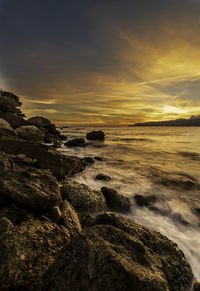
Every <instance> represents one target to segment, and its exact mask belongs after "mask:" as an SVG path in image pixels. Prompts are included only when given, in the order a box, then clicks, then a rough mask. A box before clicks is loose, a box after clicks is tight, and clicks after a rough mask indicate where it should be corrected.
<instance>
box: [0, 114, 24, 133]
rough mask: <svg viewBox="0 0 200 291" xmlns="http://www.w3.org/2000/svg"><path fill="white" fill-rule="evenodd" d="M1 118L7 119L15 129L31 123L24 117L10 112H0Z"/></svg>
mask: <svg viewBox="0 0 200 291" xmlns="http://www.w3.org/2000/svg"><path fill="white" fill-rule="evenodd" d="M0 118H3V119H4V120H6V121H7V122H8V123H9V124H10V126H11V127H12V128H13V129H16V128H18V127H20V126H24V125H29V123H28V122H27V121H26V120H25V119H24V118H23V117H21V116H18V115H14V114H12V113H9V112H7V113H3V114H0Z"/></svg>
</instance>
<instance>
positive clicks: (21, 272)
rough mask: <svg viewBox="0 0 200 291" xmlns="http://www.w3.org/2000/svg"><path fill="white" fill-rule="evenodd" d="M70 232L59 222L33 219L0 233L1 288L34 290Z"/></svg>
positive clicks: (67, 240)
mask: <svg viewBox="0 0 200 291" xmlns="http://www.w3.org/2000/svg"><path fill="white" fill-rule="evenodd" d="M69 242H70V234H69V232H68V230H67V229H66V228H64V227H62V226H61V227H59V226H58V225H56V224H55V223H50V222H43V221H39V220H30V221H27V222H25V223H22V224H20V225H18V226H16V227H14V228H13V229H11V230H10V231H9V232H7V233H4V234H2V235H1V236H0V262H1V264H0V280H1V290H30V289H31V287H32V285H33V283H34V282H35V280H36V278H38V277H39V276H41V274H42V273H43V272H44V271H45V270H46V269H47V268H48V267H49V266H50V265H51V264H52V263H53V262H54V259H55V257H56V256H57V254H58V253H59V251H60V250H61V249H62V248H63V246H64V245H67V244H68V243H69Z"/></svg>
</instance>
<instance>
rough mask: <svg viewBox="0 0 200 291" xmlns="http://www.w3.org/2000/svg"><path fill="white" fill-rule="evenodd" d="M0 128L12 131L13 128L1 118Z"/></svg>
mask: <svg viewBox="0 0 200 291" xmlns="http://www.w3.org/2000/svg"><path fill="white" fill-rule="evenodd" d="M0 128H1V129H5V130H9V131H13V128H12V127H11V126H10V124H9V123H8V122H7V121H5V120H4V119H2V118H0Z"/></svg>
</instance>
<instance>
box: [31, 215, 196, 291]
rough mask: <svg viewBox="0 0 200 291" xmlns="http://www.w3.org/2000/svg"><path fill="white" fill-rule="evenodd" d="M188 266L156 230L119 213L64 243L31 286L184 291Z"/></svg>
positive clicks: (188, 283) (89, 290)
mask: <svg viewBox="0 0 200 291" xmlns="http://www.w3.org/2000/svg"><path fill="white" fill-rule="evenodd" d="M192 280H193V275H192V271H191V267H190V265H189V264H188V262H187V261H186V259H185V257H184V254H183V252H182V251H181V250H180V249H179V248H178V246H177V245H176V244H175V243H173V242H172V241H170V240H169V239H167V238H166V237H164V236H163V235H161V234H160V233H158V232H155V231H153V230H149V229H147V228H145V227H142V226H140V225H138V224H136V223H134V222H133V221H131V220H129V219H127V218H123V217H121V216H119V215H117V214H112V213H106V214H103V215H101V216H100V217H98V219H97V221H96V225H94V226H93V227H91V228H88V229H87V230H86V231H85V232H84V233H82V234H80V235H79V236H77V237H75V238H73V240H72V241H71V244H70V245H68V246H64V248H63V249H62V251H61V252H60V254H59V255H58V257H57V258H56V259H55V261H54V262H53V264H52V265H51V266H50V268H49V269H48V270H47V271H46V272H45V273H43V276H42V277H40V278H38V280H37V281H36V283H35V284H34V285H33V288H32V290H59V291H64V290H87V291H93V290H95V291H102V290H104V291H112V290H113V291H121V290H124V291H128V290H148V291H161V290H166V291H169V290H173V291H185V290H191V289H190V288H191V285H192Z"/></svg>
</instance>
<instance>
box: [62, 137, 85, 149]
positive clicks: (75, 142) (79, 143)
mask: <svg viewBox="0 0 200 291" xmlns="http://www.w3.org/2000/svg"><path fill="white" fill-rule="evenodd" d="M86 145H87V143H86V142H85V140H84V138H75V139H72V140H70V141H67V142H66V143H65V146H66V147H85V146H86Z"/></svg>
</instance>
